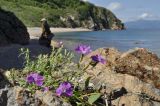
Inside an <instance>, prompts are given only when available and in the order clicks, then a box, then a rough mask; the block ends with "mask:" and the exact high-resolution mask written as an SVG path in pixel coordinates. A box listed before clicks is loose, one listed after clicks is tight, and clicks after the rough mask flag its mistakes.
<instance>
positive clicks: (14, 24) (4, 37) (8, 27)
mask: <svg viewBox="0 0 160 106" xmlns="http://www.w3.org/2000/svg"><path fill="white" fill-rule="evenodd" d="M10 43H17V44H22V45H25V44H28V43H29V33H28V32H27V28H26V27H25V25H24V24H23V23H22V22H21V21H20V20H19V19H18V18H17V17H16V16H15V15H14V14H13V13H11V12H8V11H5V10H2V9H1V8H0V46H4V45H8V44H10Z"/></svg>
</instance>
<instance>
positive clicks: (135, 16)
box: [83, 0, 160, 22]
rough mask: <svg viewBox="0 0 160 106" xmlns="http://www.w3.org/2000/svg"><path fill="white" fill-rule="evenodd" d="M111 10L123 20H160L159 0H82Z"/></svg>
mask: <svg viewBox="0 0 160 106" xmlns="http://www.w3.org/2000/svg"><path fill="white" fill-rule="evenodd" d="M83 1H88V2H91V3H93V4H95V5H97V6H102V7H105V8H107V9H109V10H111V11H112V12H113V13H114V14H115V15H116V16H117V17H118V18H119V19H121V20H122V21H123V22H128V21H136V20H139V19H143V20H160V0H83Z"/></svg>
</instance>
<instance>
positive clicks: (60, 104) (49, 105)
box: [35, 91, 71, 106]
mask: <svg viewBox="0 0 160 106" xmlns="http://www.w3.org/2000/svg"><path fill="white" fill-rule="evenodd" d="M35 97H36V98H38V99H39V100H41V101H42V104H43V105H44V106H71V105H70V104H68V103H66V102H64V101H62V100H61V99H60V98H58V97H57V96H55V95H54V94H53V93H52V92H42V91H37V92H36V94H35Z"/></svg>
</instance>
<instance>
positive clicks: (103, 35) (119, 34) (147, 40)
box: [54, 29, 160, 56]
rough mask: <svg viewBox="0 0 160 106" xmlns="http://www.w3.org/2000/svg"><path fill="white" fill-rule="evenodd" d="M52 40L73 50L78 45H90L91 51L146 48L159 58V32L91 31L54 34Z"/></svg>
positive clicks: (141, 30) (134, 30) (135, 30)
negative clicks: (60, 42)
mask: <svg viewBox="0 0 160 106" xmlns="http://www.w3.org/2000/svg"><path fill="white" fill-rule="evenodd" d="M56 35H57V36H56V37H54V39H56V40H58V41H63V42H64V46H65V48H67V49H69V50H74V49H75V47H76V46H77V45H78V44H86V45H90V46H91V48H92V49H93V50H95V49H97V48H100V47H115V48H117V49H118V50H120V51H127V50H128V49H132V48H135V47H140V48H148V49H149V50H150V51H152V52H154V53H156V54H158V56H160V30H157V29H156V30H155V29H127V30H122V31H111V30H107V31H93V32H65V33H56Z"/></svg>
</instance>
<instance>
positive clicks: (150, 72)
mask: <svg viewBox="0 0 160 106" xmlns="http://www.w3.org/2000/svg"><path fill="white" fill-rule="evenodd" d="M94 54H101V55H102V56H103V57H105V58H106V60H107V64H106V67H108V68H110V69H111V70H112V71H114V72H117V73H122V74H129V75H132V76H136V77H137V78H139V79H140V80H142V81H144V82H147V83H150V84H153V85H154V86H155V87H156V88H160V74H159V73H160V59H159V58H158V56H157V55H156V54H153V53H152V52H149V51H148V50H147V49H144V48H135V49H132V50H129V51H127V52H124V53H121V52H119V51H118V50H116V49H114V48H101V49H98V50H96V51H95V52H92V53H91V54H89V55H88V56H87V57H86V59H88V58H90V56H91V55H94Z"/></svg>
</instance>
